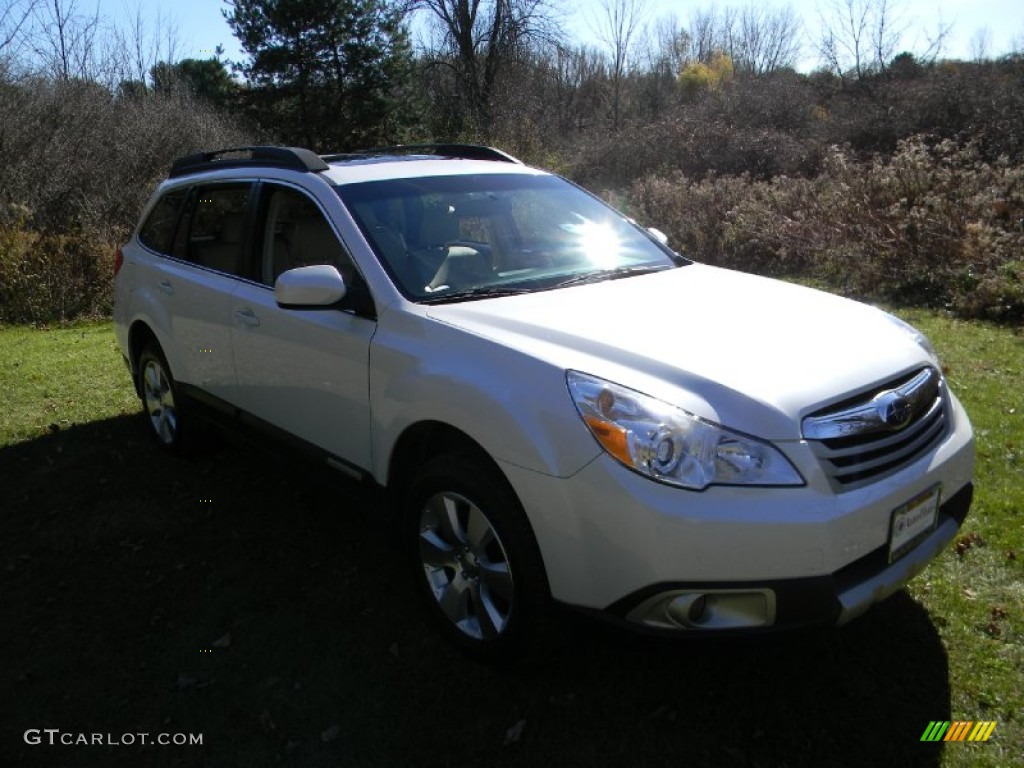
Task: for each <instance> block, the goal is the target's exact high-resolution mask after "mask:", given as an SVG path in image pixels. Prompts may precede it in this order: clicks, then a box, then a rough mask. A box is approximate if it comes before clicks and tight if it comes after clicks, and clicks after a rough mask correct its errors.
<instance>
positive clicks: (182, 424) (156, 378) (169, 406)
mask: <svg viewBox="0 0 1024 768" xmlns="http://www.w3.org/2000/svg"><path fill="white" fill-rule="evenodd" d="M137 370H138V376H139V397H140V399H141V400H142V409H143V412H144V416H145V417H146V424H147V426H148V430H147V431H148V432H149V434H150V435H152V437H153V439H154V440H156V442H157V445H159V446H160V447H161V448H163V449H164V450H166V451H169V452H170V453H175V454H179V455H180V454H184V453H185V452H186V451H187V448H188V444H189V443H188V434H189V432H188V430H189V426H188V419H187V417H186V416H185V414H184V412H183V409H182V405H183V403H182V400H181V397H180V396H179V394H178V388H177V385H176V384H175V382H174V377H173V376H172V375H171V368H170V366H169V365H167V359H166V358H165V357H164V353H163V351H162V350H161V349H160V345H158V344H157V343H156V342H155V341H151V342H149V343H147V344H146V346H144V347H143V348H142V353H141V354H140V355H139V361H138V366H137Z"/></svg>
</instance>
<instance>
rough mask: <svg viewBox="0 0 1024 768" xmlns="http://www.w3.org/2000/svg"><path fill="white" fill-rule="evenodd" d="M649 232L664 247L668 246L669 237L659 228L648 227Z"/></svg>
mask: <svg viewBox="0 0 1024 768" xmlns="http://www.w3.org/2000/svg"><path fill="white" fill-rule="evenodd" d="M647 231H648V232H649V233H650V234H651V235H652V236H653V237H654V239H655V240H657V241H658V242H659V243H661V244H662V245H668V235H666V234H665V233H664V232H662V231H661V230H660V229H658V228H657V227H648V228H647Z"/></svg>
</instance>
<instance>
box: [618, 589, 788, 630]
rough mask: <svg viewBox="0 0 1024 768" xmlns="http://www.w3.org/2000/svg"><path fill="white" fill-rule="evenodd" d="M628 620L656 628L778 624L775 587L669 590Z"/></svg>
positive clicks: (741, 627) (733, 627) (634, 610)
mask: <svg viewBox="0 0 1024 768" xmlns="http://www.w3.org/2000/svg"><path fill="white" fill-rule="evenodd" d="M626 619H627V620H628V621H632V622H635V623H637V624H644V625H646V626H648V627H653V628H656V629H672V630H716V629H756V628H759V627H770V626H771V625H772V624H774V623H775V592H774V590H771V589H706V590H700V589H693V590H681V589H674V590H667V591H665V592H659V593H658V594H656V595H654V596H653V597H649V598H648V599H646V600H644V601H643V602H642V603H640V604H639V605H638V606H637V607H636V608H634V609H633V610H631V611H630V612H629V613H628V614H627V615H626Z"/></svg>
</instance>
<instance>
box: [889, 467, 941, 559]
mask: <svg viewBox="0 0 1024 768" xmlns="http://www.w3.org/2000/svg"><path fill="white" fill-rule="evenodd" d="M941 491H942V489H941V487H940V486H938V485H933V486H932V487H931V488H929V489H928V490H927V491H925V492H924V493H921V494H918V495H917V496H915V497H914V498H912V499H911V500H910V501H908V502H907V503H906V504H904V505H903V506H901V507H897V508H896V509H894V510H893V513H892V522H891V523H890V525H889V562H890V563H891V562H893V561H894V560H898V559H899V558H901V557H903V555H905V554H906V553H907V552H909V551H910V550H911V549H913V548H914V546H915V545H916V544H917V543H918V542H919V541H920V540H921V539H923V538H924V537H925V536H927V535H928V534H929V533H931V531H932V530H933V529H934V528H935V520H936V519H937V518H938V514H939V496H940V495H941Z"/></svg>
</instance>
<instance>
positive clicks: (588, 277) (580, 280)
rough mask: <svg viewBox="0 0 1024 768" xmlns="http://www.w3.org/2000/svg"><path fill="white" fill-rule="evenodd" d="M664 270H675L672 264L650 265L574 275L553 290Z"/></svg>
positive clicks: (556, 285) (554, 286)
mask: <svg viewBox="0 0 1024 768" xmlns="http://www.w3.org/2000/svg"><path fill="white" fill-rule="evenodd" d="M663 269H674V267H673V266H672V265H670V264H658V265H656V266H651V265H648V266H646V267H615V268H614V269H602V270H599V271H597V272H587V273H585V274H582V275H573V276H572V277H570V278H568V279H566V280H563V281H562V282H560V283H555V284H554V285H553V286H551V287H552V288H565V287H567V286H570V285H583V284H584V283H599V282H601V281H602V280H618V279H620V278H623V277H633V276H634V275H646V274H649V273H651V272H661V271H662V270H663Z"/></svg>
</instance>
